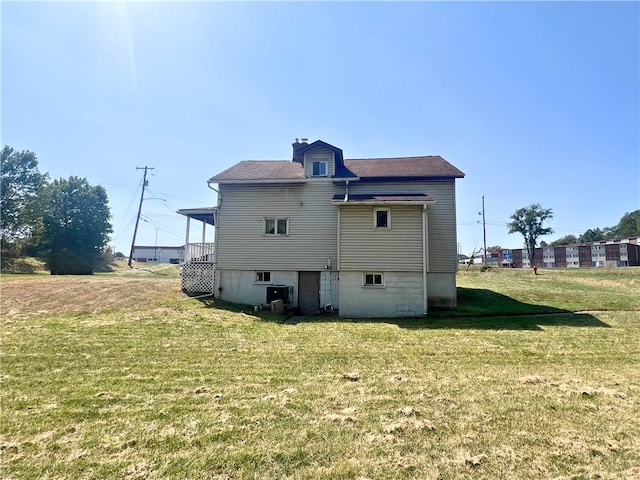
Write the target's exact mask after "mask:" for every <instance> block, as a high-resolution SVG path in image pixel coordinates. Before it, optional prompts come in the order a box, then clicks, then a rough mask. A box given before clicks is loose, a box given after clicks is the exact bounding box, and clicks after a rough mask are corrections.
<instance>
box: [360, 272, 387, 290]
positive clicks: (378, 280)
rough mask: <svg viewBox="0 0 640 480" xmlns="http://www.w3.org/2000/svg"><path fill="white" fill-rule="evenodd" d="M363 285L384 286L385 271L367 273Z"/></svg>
mask: <svg viewBox="0 0 640 480" xmlns="http://www.w3.org/2000/svg"><path fill="white" fill-rule="evenodd" d="M363 280H364V281H363V284H362V286H363V287H384V273H365V274H364V278H363Z"/></svg>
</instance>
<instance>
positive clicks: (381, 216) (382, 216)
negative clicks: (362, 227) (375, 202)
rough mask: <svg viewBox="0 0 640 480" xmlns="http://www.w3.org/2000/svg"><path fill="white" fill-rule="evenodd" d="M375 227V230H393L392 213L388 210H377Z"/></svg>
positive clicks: (374, 212)
mask: <svg viewBox="0 0 640 480" xmlns="http://www.w3.org/2000/svg"><path fill="white" fill-rule="evenodd" d="M373 226H374V228H391V211H390V210H389V209H388V208H375V209H374V210H373Z"/></svg>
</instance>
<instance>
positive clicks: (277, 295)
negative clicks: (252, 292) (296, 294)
mask: <svg viewBox="0 0 640 480" xmlns="http://www.w3.org/2000/svg"><path fill="white" fill-rule="evenodd" d="M274 300H282V303H284V304H287V305H290V304H292V303H293V287H291V286H287V285H270V286H268V287H267V305H269V304H271V302H273V301H274Z"/></svg>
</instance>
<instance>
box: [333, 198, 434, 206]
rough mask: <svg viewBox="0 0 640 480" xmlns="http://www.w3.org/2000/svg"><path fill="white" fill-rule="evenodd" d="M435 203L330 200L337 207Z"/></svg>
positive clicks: (419, 201) (424, 203) (429, 203)
mask: <svg viewBox="0 0 640 480" xmlns="http://www.w3.org/2000/svg"><path fill="white" fill-rule="evenodd" d="M434 203H436V201H435V200H390V201H385V200H347V201H346V202H345V201H344V200H331V205H337V206H339V207H343V206H349V205H416V206H417V205H431V204H434Z"/></svg>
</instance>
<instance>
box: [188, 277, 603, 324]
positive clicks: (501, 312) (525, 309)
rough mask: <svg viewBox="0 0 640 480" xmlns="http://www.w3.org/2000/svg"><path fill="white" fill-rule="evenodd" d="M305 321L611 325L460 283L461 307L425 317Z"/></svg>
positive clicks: (210, 301) (263, 315)
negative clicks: (465, 286) (463, 285)
mask: <svg viewBox="0 0 640 480" xmlns="http://www.w3.org/2000/svg"><path fill="white" fill-rule="evenodd" d="M194 299H197V300H198V301H200V302H201V303H202V304H203V305H204V306H205V307H207V308H217V309H220V310H227V311H229V312H235V313H244V314H246V315H250V316H253V317H255V318H256V319H258V320H261V321H266V322H274V323H280V324H282V323H284V322H285V321H286V320H287V319H288V318H290V317H291V316H292V313H291V312H285V314H284V315H278V314H275V313H273V312H271V311H269V310H258V311H257V312H256V311H254V310H253V307H252V306H251V305H241V304H235V303H229V302H224V301H222V300H217V299H214V298H212V297H204V298H195V297H194ZM302 322H303V323H329V322H330V323H362V324H364V323H385V324H391V325H397V326H398V327H400V328H407V329H470V330H478V329H486V330H543V327H545V326H566V327H600V328H609V325H607V324H606V323H604V322H603V321H601V320H600V319H598V318H596V317H595V316H593V315H591V314H590V313H579V312H573V311H570V310H565V309H561V308H557V307H551V306H548V305H537V304H532V303H524V302H521V301H519V300H515V299H513V298H511V297H508V296H506V295H502V294H500V293H496V292H493V291H491V290H485V289H478V288H463V287H458V308H457V309H455V310H446V309H436V308H432V309H430V310H429V314H428V315H427V316H426V317H410V318H346V317H339V316H338V315H337V314H336V313H324V314H321V315H318V316H315V317H303V318H302Z"/></svg>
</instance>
